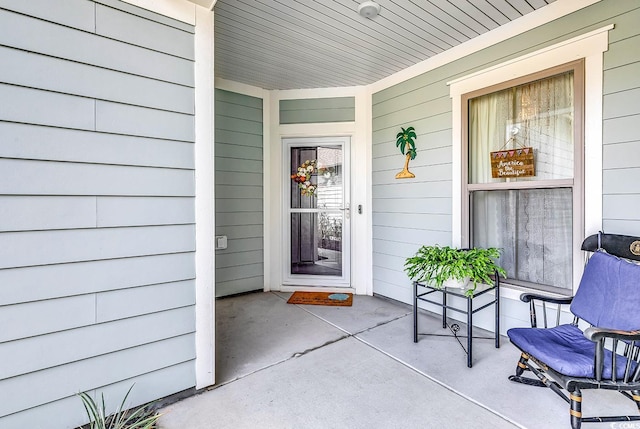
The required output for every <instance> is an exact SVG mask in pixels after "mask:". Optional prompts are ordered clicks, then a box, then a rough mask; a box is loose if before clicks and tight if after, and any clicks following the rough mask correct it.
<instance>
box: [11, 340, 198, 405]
mask: <svg viewBox="0 0 640 429" xmlns="http://www.w3.org/2000/svg"><path fill="white" fill-rule="evenodd" d="M194 355H195V350H194V347H193V334H187V335H181V336H178V337H173V338H169V339H165V340H162V341H157V342H153V343H150V344H143V345H140V346H137V347H132V348H127V349H124V350H120V351H118V352H114V353H109V354H106V355H100V356H96V357H93V358H90V359H84V360H81V361H77V362H73V363H68V364H66V365H61V366H56V367H54V368H50V369H48V370H47V371H36V372H30V373H28V374H25V375H21V376H18V377H13V378H8V379H4V380H2V381H0V390H2V391H3V392H13V394H12V395H8V396H7V397H6V398H5V400H3V401H2V403H0V415H2V416H4V415H7V414H11V413H12V412H16V411H21V410H25V409H28V408H31V407H34V406H37V405H40V404H45V403H47V402H51V401H55V400H57V399H59V398H61V397H64V395H68V392H70V391H76V392H77V391H78V389H79V391H87V390H91V389H92V388H93V386H94V383H99V384H98V385H99V386H105V385H108V384H111V383H112V382H113V379H114V378H115V379H117V380H127V379H130V378H132V377H135V376H137V375H140V374H144V373H147V372H151V371H157V370H159V369H162V368H166V367H169V366H172V365H176V364H179V363H182V362H186V361H189V360H192V359H193V358H194V357H195V356H194ZM107 368H108V370H106V369H107ZM71 374H73V376H71ZM52 379H55V380H57V381H56V382H55V383H52V382H51V380H52ZM33 386H40V388H39V389H33Z"/></svg>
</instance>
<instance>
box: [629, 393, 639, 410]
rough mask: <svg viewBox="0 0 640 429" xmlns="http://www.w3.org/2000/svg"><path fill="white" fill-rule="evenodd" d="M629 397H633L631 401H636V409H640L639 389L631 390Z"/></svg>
mask: <svg viewBox="0 0 640 429" xmlns="http://www.w3.org/2000/svg"><path fill="white" fill-rule="evenodd" d="M631 399H633V402H635V403H636V407H638V411H640V390H632V391H631Z"/></svg>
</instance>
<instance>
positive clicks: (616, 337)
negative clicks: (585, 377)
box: [584, 327, 640, 383]
mask: <svg viewBox="0 0 640 429" xmlns="http://www.w3.org/2000/svg"><path fill="white" fill-rule="evenodd" d="M584 336H585V337H586V338H587V339H589V340H591V341H593V342H594V343H595V346H596V350H595V356H594V375H595V379H596V380H598V381H602V379H603V378H602V377H603V374H604V364H605V360H606V356H607V352H606V350H605V342H607V340H610V341H608V342H609V343H610V345H611V348H610V350H611V352H610V354H609V355H610V356H611V357H610V362H611V380H612V381H614V382H615V381H616V379H617V377H616V374H617V370H616V366H617V364H618V356H619V355H622V356H624V357H625V358H626V364H625V370H624V376H623V377H622V381H624V382H625V383H628V382H629V380H637V379H638V375H639V371H640V366H636V368H635V369H634V368H633V366H632V365H631V363H632V361H635V360H636V359H637V351H638V350H637V349H638V345H636V343H635V341H637V340H640V331H618V330H615V329H606V328H598V327H590V328H587V329H585V331H584ZM618 341H622V342H623V343H626V344H625V347H624V351H623V352H622V353H620V351H619V350H618ZM630 345H631V346H632V347H629V346H630ZM623 363H624V361H622V362H620V364H623Z"/></svg>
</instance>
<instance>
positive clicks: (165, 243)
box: [0, 225, 195, 269]
mask: <svg viewBox="0 0 640 429" xmlns="http://www.w3.org/2000/svg"><path fill="white" fill-rule="evenodd" d="M194 233H195V227H194V226H193V225H172V226H147V227H126V228H97V229H95V228H94V229H74V230H52V231H25V232H5V233H2V234H1V235H0V269H3V268H14V267H26V266H34V265H46V264H60V263H68V262H77V261H92V260H97V259H114V258H128V257H135V256H145V255H157V254H164V253H180V252H192V251H194V250H195V236H194Z"/></svg>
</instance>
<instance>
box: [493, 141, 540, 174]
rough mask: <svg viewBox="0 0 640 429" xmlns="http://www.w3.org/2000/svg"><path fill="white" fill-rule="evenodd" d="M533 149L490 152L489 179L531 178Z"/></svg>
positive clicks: (523, 148) (524, 148)
mask: <svg viewBox="0 0 640 429" xmlns="http://www.w3.org/2000/svg"><path fill="white" fill-rule="evenodd" d="M534 166H535V164H534V162H533V148H532V147H521V148H517V149H507V150H499V151H496V152H491V177H493V178H494V179H497V178H506V177H531V176H535V175H536V172H535V168H534Z"/></svg>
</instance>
